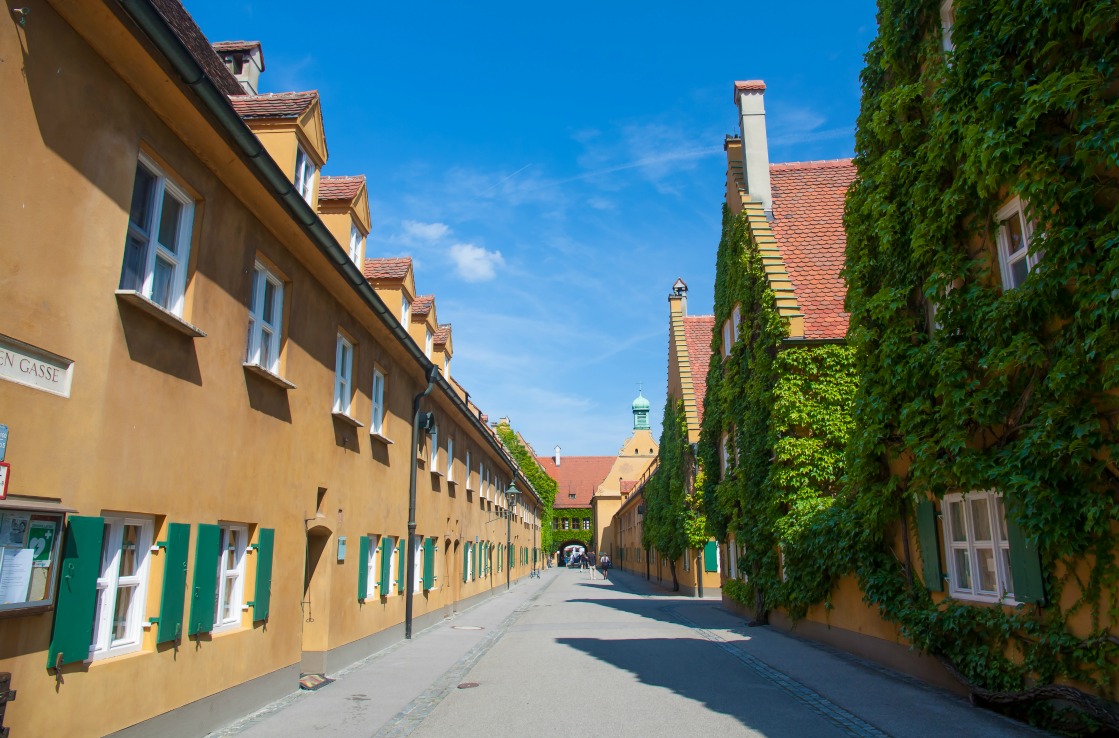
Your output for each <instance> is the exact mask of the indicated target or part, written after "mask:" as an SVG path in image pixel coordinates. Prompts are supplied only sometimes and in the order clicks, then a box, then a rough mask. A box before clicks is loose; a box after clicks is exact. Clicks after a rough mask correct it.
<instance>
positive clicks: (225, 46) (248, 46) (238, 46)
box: [210, 41, 260, 52]
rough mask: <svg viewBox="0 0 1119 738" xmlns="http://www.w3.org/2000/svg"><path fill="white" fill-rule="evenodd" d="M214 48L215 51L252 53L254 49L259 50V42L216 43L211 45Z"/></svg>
mask: <svg viewBox="0 0 1119 738" xmlns="http://www.w3.org/2000/svg"><path fill="white" fill-rule="evenodd" d="M210 46H213V47H214V51H218V52H221V51H251V50H252V49H259V48H260V42H259V41H215V42H214V43H212V44H210Z"/></svg>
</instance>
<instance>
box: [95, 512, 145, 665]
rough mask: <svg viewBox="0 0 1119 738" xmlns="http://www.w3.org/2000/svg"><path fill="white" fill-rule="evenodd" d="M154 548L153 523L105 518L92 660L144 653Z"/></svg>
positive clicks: (131, 518)
mask: <svg viewBox="0 0 1119 738" xmlns="http://www.w3.org/2000/svg"><path fill="white" fill-rule="evenodd" d="M151 545H152V521H151V520H149V519H147V518H133V517H108V516H106V517H105V532H104V537H103V539H102V545H101V576H99V577H98V578H97V604H96V606H95V608H96V609H95V610H94V616H93V642H92V644H91V645H90V648H89V655H90V658H91V659H99V658H105V657H107V656H117V655H119V654H123V653H130V652H132V651H138V650H139V649H140V646H141V644H142V642H143V623H144V604H145V602H146V600H147V584H148V553H149V549H150V548H151Z"/></svg>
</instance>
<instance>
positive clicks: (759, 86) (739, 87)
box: [734, 79, 765, 104]
mask: <svg viewBox="0 0 1119 738" xmlns="http://www.w3.org/2000/svg"><path fill="white" fill-rule="evenodd" d="M740 92H765V82H762V81H761V80H760V79H747V80H738V81H736V82H735V83H734V102H735V103H736V104H737V103H738V93H740Z"/></svg>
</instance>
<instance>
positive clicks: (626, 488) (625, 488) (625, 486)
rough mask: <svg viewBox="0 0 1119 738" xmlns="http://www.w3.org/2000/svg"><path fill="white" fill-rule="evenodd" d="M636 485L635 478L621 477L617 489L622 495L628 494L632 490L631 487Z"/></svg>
mask: <svg viewBox="0 0 1119 738" xmlns="http://www.w3.org/2000/svg"><path fill="white" fill-rule="evenodd" d="M636 486H637V480H626V479H623V480H622V483H621V485H620V487H619V489H620V490H621V492H622V497H626V496H628V495H629V493H630V492H633V488H634V487H636Z"/></svg>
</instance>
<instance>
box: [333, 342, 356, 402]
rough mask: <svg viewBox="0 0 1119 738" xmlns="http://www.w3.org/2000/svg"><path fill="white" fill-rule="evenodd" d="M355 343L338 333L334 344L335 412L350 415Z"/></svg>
mask: <svg viewBox="0 0 1119 738" xmlns="http://www.w3.org/2000/svg"><path fill="white" fill-rule="evenodd" d="M353 376H354V345H353V343H351V342H350V341H349V339H347V338H346V337H345V336H343V335H342V334H341V333H339V334H338V339H337V341H336V342H335V344H334V412H336V413H339V414H342V415H347V416H348V415H349V414H350V405H352V404H353V398H354V383H353Z"/></svg>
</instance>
